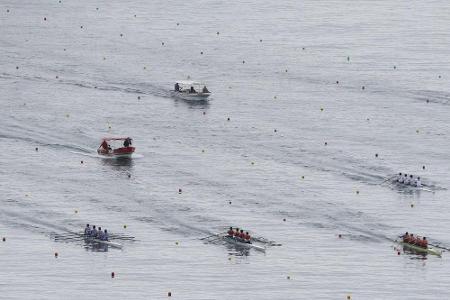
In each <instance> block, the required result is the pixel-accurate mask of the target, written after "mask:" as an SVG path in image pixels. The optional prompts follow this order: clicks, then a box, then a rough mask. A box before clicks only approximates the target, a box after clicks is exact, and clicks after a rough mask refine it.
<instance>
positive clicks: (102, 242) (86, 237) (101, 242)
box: [84, 235, 123, 249]
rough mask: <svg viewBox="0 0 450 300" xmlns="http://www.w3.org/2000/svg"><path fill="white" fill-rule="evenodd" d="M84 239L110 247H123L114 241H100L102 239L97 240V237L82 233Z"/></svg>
mask: <svg viewBox="0 0 450 300" xmlns="http://www.w3.org/2000/svg"><path fill="white" fill-rule="evenodd" d="M84 240H85V241H86V242H89V243H96V244H100V245H105V246H110V247H113V248H118V249H122V247H123V246H122V245H121V244H119V243H114V242H111V241H102V240H99V239H96V238H93V237H90V236H86V235H84Z"/></svg>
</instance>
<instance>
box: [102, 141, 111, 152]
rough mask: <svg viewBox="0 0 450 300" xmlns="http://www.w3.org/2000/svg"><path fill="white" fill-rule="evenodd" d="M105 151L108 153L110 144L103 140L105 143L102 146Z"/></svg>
mask: <svg viewBox="0 0 450 300" xmlns="http://www.w3.org/2000/svg"><path fill="white" fill-rule="evenodd" d="M100 146H101V147H102V148H103V149H105V150H106V151H108V146H109V145H108V143H107V142H106V141H105V140H103V142H102V144H101V145H100Z"/></svg>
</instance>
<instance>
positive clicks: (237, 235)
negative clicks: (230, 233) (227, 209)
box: [234, 227, 239, 238]
mask: <svg viewBox="0 0 450 300" xmlns="http://www.w3.org/2000/svg"><path fill="white" fill-rule="evenodd" d="M234 237H235V238H238V237H239V228H237V227H236V231H235V232H234Z"/></svg>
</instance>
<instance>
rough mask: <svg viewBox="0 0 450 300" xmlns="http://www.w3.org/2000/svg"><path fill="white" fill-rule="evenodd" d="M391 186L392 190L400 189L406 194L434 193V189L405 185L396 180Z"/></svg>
mask: <svg viewBox="0 0 450 300" xmlns="http://www.w3.org/2000/svg"><path fill="white" fill-rule="evenodd" d="M390 186H391V187H392V188H394V187H395V188H397V189H400V190H402V191H404V192H415V191H426V192H430V193H434V191H433V190H432V189H429V188H427V187H425V186H423V185H422V186H414V185H409V184H404V183H401V182H398V181H396V180H394V181H391V182H390Z"/></svg>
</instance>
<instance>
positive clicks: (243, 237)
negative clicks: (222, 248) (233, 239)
mask: <svg viewBox="0 0 450 300" xmlns="http://www.w3.org/2000/svg"><path fill="white" fill-rule="evenodd" d="M239 238H240V239H242V240H245V233H244V230H242V229H241V232H239Z"/></svg>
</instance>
